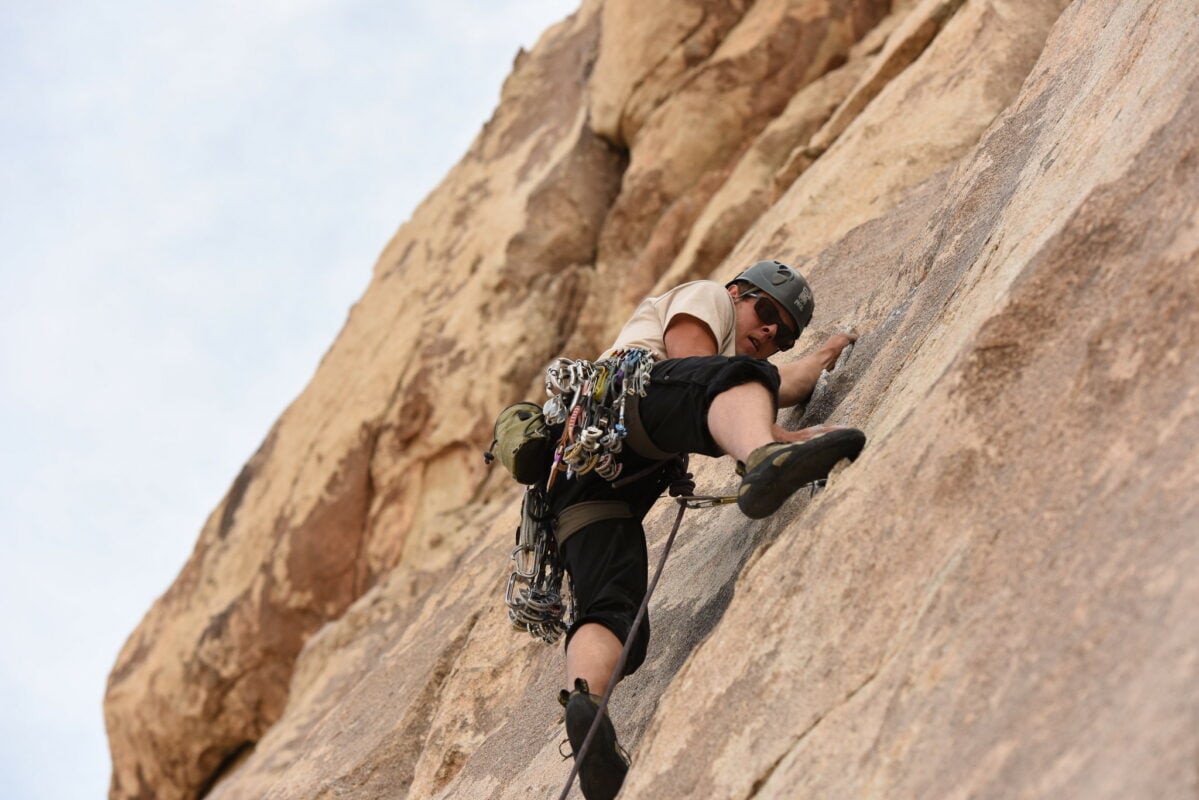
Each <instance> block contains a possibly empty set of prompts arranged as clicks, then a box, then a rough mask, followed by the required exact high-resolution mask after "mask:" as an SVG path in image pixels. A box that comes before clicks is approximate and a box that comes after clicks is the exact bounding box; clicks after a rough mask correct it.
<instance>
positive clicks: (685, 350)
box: [662, 314, 820, 376]
mask: <svg viewBox="0 0 1199 800" xmlns="http://www.w3.org/2000/svg"><path fill="white" fill-rule="evenodd" d="M662 338H663V339H664V340H665V342H666V357H667V358H688V357H689V356H714V355H716V336H715V335H714V334H713V333H712V329H711V328H709V327H708V326H707V325H706V324H705V323H704V322H702V321H701V320H700V319H699V318H698V317H693V316H691V315H690V314H675V315H674V316H673V317H671V319H670V324H669V325H667V326H666V333H665V335H664V336H663V337H662ZM816 374H817V376H819V374H820V373H816Z"/></svg>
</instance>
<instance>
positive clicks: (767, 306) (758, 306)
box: [741, 292, 795, 350]
mask: <svg viewBox="0 0 1199 800" xmlns="http://www.w3.org/2000/svg"><path fill="white" fill-rule="evenodd" d="M741 296H742V297H744V298H745V299H747V300H749V299H752V300H753V301H754V313H755V314H757V315H758V319H760V320H762V324H764V325H773V326H775V334H774V344H775V346H776V347H778V349H779V350H790V349H791V348H792V347H794V346H795V333H794V332H793V331H792V330H791V326H790V325H788V324H787V323H786V322H783V318H782V316H781V315H780V314H779V310H778V308H776V307H775V305H774V303H772V302H770V300H769V298H767V297H764V296H762V295H760V294H758V293H757V292H747V293H746V294H743V295H741Z"/></svg>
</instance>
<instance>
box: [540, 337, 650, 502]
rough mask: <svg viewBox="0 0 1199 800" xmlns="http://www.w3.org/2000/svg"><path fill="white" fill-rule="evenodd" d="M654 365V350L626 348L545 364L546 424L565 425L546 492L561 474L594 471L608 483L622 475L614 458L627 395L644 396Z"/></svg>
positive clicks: (623, 431)
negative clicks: (604, 355) (598, 357)
mask: <svg viewBox="0 0 1199 800" xmlns="http://www.w3.org/2000/svg"><path fill="white" fill-rule="evenodd" d="M653 366H654V356H653V354H652V353H650V352H649V351H648V350H642V349H639V348H630V349H627V350H616V351H614V352H613V353H612V355H611V356H609V357H608V358H605V359H603V360H602V361H597V362H594V363H593V362H590V361H572V360H571V359H569V358H559V359H556V360H555V361H554V362H552V363H551V364H550V365H549V366H548V367H547V368H546V370H545V393H546V395H547V396H548V397H549V399H548V400H547V401H546V402H545V405H544V407H543V408H542V413H543V414H544V415H545V421H546V422H547V423H549V424H550V425H558V424H562V423H565V425H564V428H563V431H562V437H561V439H560V440H559V442H558V447H557V449H556V450H555V451H554V464H553V468H552V469H551V471H550V477H549V480H548V481H547V483H546V490H547V491H548V490H549V489H551V488H553V485H554V482H555V481H556V480H557V478H558V475H559V473H565V474H566V479H567V480H569V479H571V478H573V477H575V476H576V475H586V474H587V473H588V472H591V471H592V470H595V472H596V474H597V475H599V476H600V477H601V478H603V479H604V480H606V481H611V480H615V479H616V478H617V476H618V475H620V470H621V468H622V467H623V464H621V463H620V461H619V460H617V456H618V455H619V454H620V451H621V449H622V447H623V442H624V439H625V437H626V436H628V433H629V431H628V428H627V427H625V404H626V403H627V402H628V399H629V398H630V397H633V396H640V397H645V392H646V388H647V387H648V386H649V376H650V370H652V369H653ZM567 398H569V400H568V399H567Z"/></svg>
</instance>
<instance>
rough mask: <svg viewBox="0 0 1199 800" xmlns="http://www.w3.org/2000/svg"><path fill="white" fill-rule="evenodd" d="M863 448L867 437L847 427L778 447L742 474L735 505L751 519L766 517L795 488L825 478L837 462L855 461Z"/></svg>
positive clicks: (775, 509) (793, 491)
mask: <svg viewBox="0 0 1199 800" xmlns="http://www.w3.org/2000/svg"><path fill="white" fill-rule="evenodd" d="M865 446H866V434H864V433H862V432H861V431H860V430H857V429H856V428H846V429H844V430H836V431H829V432H828V433H825V434H822V435H821V436H818V437H816V438H815V439H811V440H809V441H806V442H802V443H799V444H796V445H793V446H790V447H780V448H778V450H777V451H776V452H774V453H772V454H770V455H769V456H767V457H766V458H765V459H763V460H762V463H760V464H758V465H757V466H756V467H754V468H753V469H751V470H749V471H747V472H746V473H745V477H744V478H743V479H742V481H741V489H740V491H739V492H738V493H737V506H738V507H739V508H740V509H741V511H742V513H743V514H745V516H747V517H749V518H750V519H762V518H763V517H769V516H770V515H771V514H773V513H774V512H775V511H777V510H778V509H779V506H781V505H782V504H783V503H784V502H786V500H787V498H788V497H790V496H791V495H793V494H794V493H795V492H796V491H797V490H798V489H800V488H801V487H803V486H806V485H807V484H809V483H812V482H813V481H818V480H822V479H824V478H827V477H828V474H829V473H830V472H832V471H833V467H835V466H836V465H837V462H838V461H840V460H842V459H844V458H848V459H849V460H851V461H852V460H854V459H856V458H857V457H858V454H859V453H861V452H862V448H863V447H865Z"/></svg>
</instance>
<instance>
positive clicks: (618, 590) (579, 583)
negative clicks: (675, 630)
mask: <svg viewBox="0 0 1199 800" xmlns="http://www.w3.org/2000/svg"><path fill="white" fill-rule="evenodd" d="M561 555H562V561H563V563H564V564H565V565H566V569H567V572H569V573H570V585H571V589H572V590H573V591H574V603H575V611H576V613H577V614H578V616H577V617H576V619H575V621H574V624H573V625H571V627H570V630H569V631H567V633H566V644H567V645H568V646H569V645H570V640H571V637H573V636H574V634H575V632H576V631H577V630H578V629H579V628H580V627H581V626H583V625H586V624H588V623H598V624H600V625H603V626H604V627H605V628H607V629H608V630H610V631H612V633H613V634H614V635H615V636H616V638H617V639H619V640H620V641H621V642H622V643H624V642H626V641H628V638H629V631H631V630H632V629H633V620H634V619H636V617H637V610H638V609H639V608H640V607H641V600H642V598H644V597H645V587H646V582H647V577H646V576H647V575H648V574H649V563H648V562H649V556H648V554H647V552H646V546H645V531H644V529H643V528H642V527H641V520H639V519H605V520H600V521H599V522H593V523H591V524H590V525H588V526H587V527H585V528H582V529H580V530H579V531H578V533H576V534H574V535H573V536H571V537H570V538H569V539H567V540H566V541H565V542H564V543H563V545H562V554H561ZM648 645H649V615H648V613H647V614H646V617H645V619H643V620H642V621H641V625H640V627H639V628H638V629H637V637H636V639H635V640H634V642H633V645H632V647H631V648H630V649H629V658H628V660H627V661H626V662H625V666H624V673H623V675H622V676H621V677H623V676H624V675H632V674H633V673H634V672H636V671H637V668H638V667H640V666H641V664H642V662H643V661H645V652H646V648H647V646H648Z"/></svg>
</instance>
